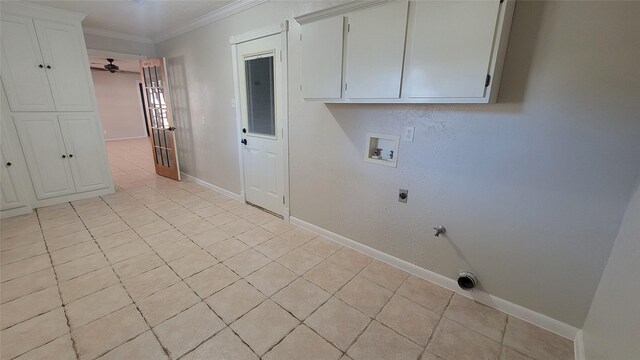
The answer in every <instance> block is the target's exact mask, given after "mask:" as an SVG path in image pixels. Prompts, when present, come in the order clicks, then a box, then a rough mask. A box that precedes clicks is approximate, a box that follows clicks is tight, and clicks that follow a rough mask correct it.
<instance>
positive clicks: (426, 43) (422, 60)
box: [403, 0, 501, 98]
mask: <svg viewBox="0 0 640 360" xmlns="http://www.w3.org/2000/svg"><path fill="white" fill-rule="evenodd" d="M500 6H501V5H500V2H499V1H486V0H480V1H415V2H412V3H411V7H412V9H411V14H412V15H411V19H410V21H409V37H408V39H407V53H406V65H405V76H404V90H403V92H404V96H406V97H408V98H482V97H484V95H485V91H486V88H487V85H488V84H487V74H488V73H489V64H490V61H491V52H492V50H493V41H494V36H495V33H496V26H497V19H498V12H499V10H500ZM424 34H429V36H425V35H424Z"/></svg>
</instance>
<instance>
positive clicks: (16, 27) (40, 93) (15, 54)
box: [0, 14, 55, 111]
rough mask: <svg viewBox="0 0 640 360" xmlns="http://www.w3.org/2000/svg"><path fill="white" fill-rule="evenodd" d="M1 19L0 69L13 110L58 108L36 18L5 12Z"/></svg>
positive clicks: (48, 109)
mask: <svg viewBox="0 0 640 360" xmlns="http://www.w3.org/2000/svg"><path fill="white" fill-rule="evenodd" d="M1 22H2V26H1V27H0V33H2V41H1V42H0V45H1V48H0V55H1V57H2V59H1V62H2V63H1V65H0V68H1V73H2V82H3V84H4V86H5V89H6V92H7V98H8V100H9V105H10V107H11V110H12V111H53V110H55V106H54V103H53V97H52V95H51V90H50V89H49V80H47V73H46V68H45V64H44V60H43V59H42V54H41V53H40V46H39V45H38V38H37V36H36V31H35V28H34V26H33V21H32V20H31V19H30V18H23V17H19V16H12V15H6V14H2V20H1Z"/></svg>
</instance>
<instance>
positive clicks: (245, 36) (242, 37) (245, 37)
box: [229, 20, 289, 45]
mask: <svg viewBox="0 0 640 360" xmlns="http://www.w3.org/2000/svg"><path fill="white" fill-rule="evenodd" d="M283 31H285V32H286V31H289V21H288V20H285V21H284V22H282V23H281V24H280V25H272V26H268V27H265V28H262V29H258V30H253V31H249V32H246V33H242V34H238V35H231V36H230V37H229V43H230V44H232V45H234V44H240V43H243V42H247V41H251V40H256V39H260V38H263V37H267V36H271V35H276V34H279V33H281V32H283Z"/></svg>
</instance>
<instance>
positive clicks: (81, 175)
mask: <svg viewBox="0 0 640 360" xmlns="http://www.w3.org/2000/svg"><path fill="white" fill-rule="evenodd" d="M58 119H59V120H60V128H61V129H62V137H63V139H64V145H65V148H66V149H67V159H68V161H69V165H70V166H71V173H72V174H73V182H74V184H75V188H76V191H77V192H84V191H91V190H99V189H104V188H106V187H108V186H109V174H108V173H107V169H106V167H105V163H106V159H105V154H104V153H103V151H102V149H103V148H102V141H103V140H102V137H101V136H100V129H99V128H98V119H97V118H96V116H95V114H94V113H78V114H72V115H71V114H65V115H60V116H58Z"/></svg>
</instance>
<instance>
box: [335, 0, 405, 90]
mask: <svg viewBox="0 0 640 360" xmlns="http://www.w3.org/2000/svg"><path fill="white" fill-rule="evenodd" d="M348 21H349V26H348V32H349V33H348V36H347V54H346V56H347V60H346V66H347V69H346V73H345V75H346V84H345V89H346V90H345V97H346V98H349V99H398V98H399V97H400V80H401V78H402V59H403V57H404V40H405V30H406V27H407V2H406V1H398V2H392V3H390V4H386V5H382V6H377V7H374V8H370V9H366V10H362V11H358V12H354V13H352V14H349V15H348Z"/></svg>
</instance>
